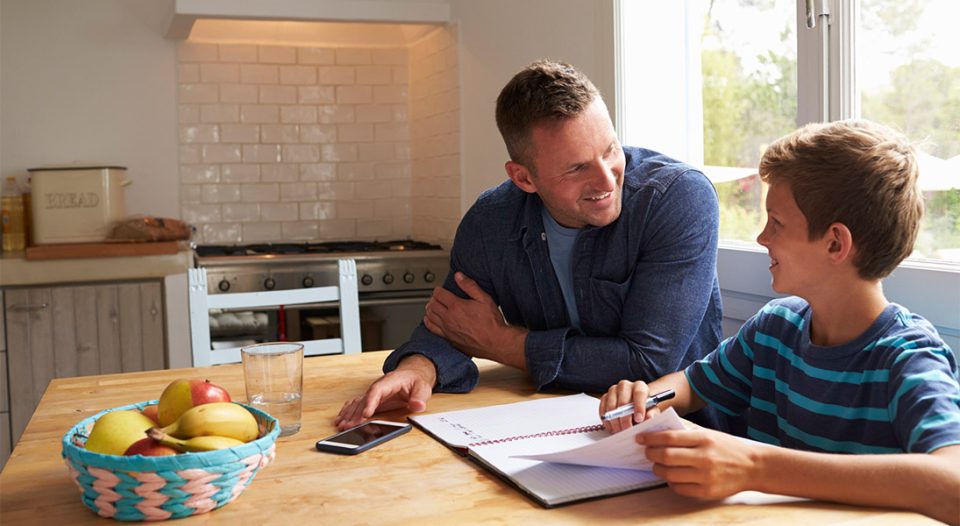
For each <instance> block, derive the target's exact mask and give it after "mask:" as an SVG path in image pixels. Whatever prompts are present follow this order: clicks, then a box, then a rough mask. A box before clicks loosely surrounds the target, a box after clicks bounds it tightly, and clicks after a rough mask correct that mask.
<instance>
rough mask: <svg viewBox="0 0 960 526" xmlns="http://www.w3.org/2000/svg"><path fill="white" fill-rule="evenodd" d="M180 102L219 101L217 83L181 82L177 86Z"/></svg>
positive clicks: (178, 100)
mask: <svg viewBox="0 0 960 526" xmlns="http://www.w3.org/2000/svg"><path fill="white" fill-rule="evenodd" d="M177 93H178V95H179V96H178V98H177V102H179V103H180V104H189V103H191V102H194V103H196V102H217V85H216V84H180V85H178V86H177Z"/></svg>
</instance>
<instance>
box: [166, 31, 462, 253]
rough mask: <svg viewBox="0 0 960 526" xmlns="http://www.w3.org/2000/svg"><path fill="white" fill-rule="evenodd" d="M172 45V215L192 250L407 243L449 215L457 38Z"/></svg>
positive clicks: (446, 238) (440, 230)
mask: <svg viewBox="0 0 960 526" xmlns="http://www.w3.org/2000/svg"><path fill="white" fill-rule="evenodd" d="M452 31H453V30H452V29H450V28H439V29H438V30H436V31H434V32H433V33H431V34H429V35H427V36H426V37H424V38H422V39H421V40H420V41H418V42H416V43H414V44H412V45H411V46H410V47H409V48H406V47H403V48H369V49H368V48H333V47H292V46H264V45H255V44H209V43H192V42H185V43H183V44H181V47H180V53H179V56H180V63H179V77H178V78H179V80H178V82H179V86H178V89H179V94H178V96H179V116H178V117H179V119H178V120H179V127H180V129H179V133H180V190H181V192H180V196H181V209H182V217H183V219H184V220H185V221H187V222H189V223H191V224H193V225H194V226H195V227H196V228H197V235H196V237H195V239H196V240H197V242H198V243H214V244H217V243H219V244H225V243H252V242H280V241H324V240H343V239H370V240H372V239H381V240H384V239H389V238H403V237H416V238H418V239H424V240H427V241H433V242H440V243H441V244H443V245H444V246H447V247H449V245H450V241H451V240H452V238H453V233H454V231H455V228H456V224H457V222H458V221H459V218H460V159H459V80H458V79H459V68H458V62H457V46H456V38H455V35H454V34H453V33H452Z"/></svg>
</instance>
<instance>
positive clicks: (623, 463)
mask: <svg viewBox="0 0 960 526" xmlns="http://www.w3.org/2000/svg"><path fill="white" fill-rule="evenodd" d="M671 429H684V426H683V422H682V421H681V420H680V417H679V416H677V413H676V411H674V410H673V408H672V407H670V408H667V410H666V411H664V412H662V413H660V414H659V415H657V416H655V417H653V418H651V419H649V420H646V421H644V422H641V423H640V424H637V425H635V426H633V427H631V428H630V429H627V430H624V431H621V432H619V433H617V434H615V435H610V436H608V437H606V438H603V439H600V440H597V441H596V442H591V443H589V444H586V445H583V446H580V447H575V448H572V449H567V450H565V451H556V452H553V453H543V454H536V455H513V456H514V457H516V458H522V459H527V460H541V461H546V462H559V463H563V464H578V465H581V466H602V467H609V468H621V469H641V470H650V469H651V467H652V464H651V463H650V461H649V460H647V457H646V455H644V447H643V446H641V445H639V444H637V443H636V441H635V440H634V437H635V436H637V435H638V434H640V433H651V432H654V431H666V430H671Z"/></svg>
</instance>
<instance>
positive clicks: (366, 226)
mask: <svg viewBox="0 0 960 526" xmlns="http://www.w3.org/2000/svg"><path fill="white" fill-rule="evenodd" d="M357 235H358V236H360V237H361V238H365V239H378V238H379V239H383V238H389V237H393V221H391V220H389V219H357Z"/></svg>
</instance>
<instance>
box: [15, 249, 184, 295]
mask: <svg viewBox="0 0 960 526" xmlns="http://www.w3.org/2000/svg"><path fill="white" fill-rule="evenodd" d="M192 258H193V252H192V251H191V250H190V249H189V247H187V245H186V244H184V245H183V247H182V248H181V250H180V251H179V252H177V253H176V254H166V255H152V256H122V257H102V258H72V259H45V260H30V261H28V260H26V259H25V258H24V253H23V252H13V253H3V255H2V256H0V287H16V286H22V285H46V284H54V283H82V282H92V281H117V280H126V279H152V278H163V277H165V276H169V275H171V274H181V273H184V272H186V271H187V269H188V268H190V267H191V266H192V262H193V259H192Z"/></svg>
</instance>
